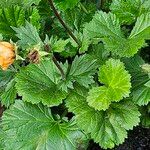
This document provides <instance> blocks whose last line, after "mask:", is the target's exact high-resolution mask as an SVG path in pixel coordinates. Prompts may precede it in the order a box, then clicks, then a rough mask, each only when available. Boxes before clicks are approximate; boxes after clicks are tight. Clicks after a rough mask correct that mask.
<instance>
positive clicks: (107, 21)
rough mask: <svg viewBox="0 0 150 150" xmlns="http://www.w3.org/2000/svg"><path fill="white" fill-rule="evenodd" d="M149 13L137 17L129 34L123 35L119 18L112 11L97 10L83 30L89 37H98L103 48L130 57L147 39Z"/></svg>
mask: <svg viewBox="0 0 150 150" xmlns="http://www.w3.org/2000/svg"><path fill="white" fill-rule="evenodd" d="M149 22H150V13H147V14H143V15H141V16H140V17H138V19H137V22H136V24H135V27H134V28H133V30H132V32H131V35H130V36H129V37H127V38H126V37H125V36H124V35H123V33H122V31H121V29H120V23H119V19H118V18H117V17H116V16H115V15H114V14H112V13H108V14H106V13H105V12H98V13H96V14H95V16H94V17H93V20H92V21H91V22H90V23H88V24H86V26H85V31H86V32H87V34H88V35H89V37H90V38H91V39H93V40H94V39H96V40H97V39H99V41H102V42H103V43H104V44H105V48H106V50H108V51H111V52H112V53H113V54H117V55H119V56H120V57H124V56H126V57H131V56H133V55H134V54H136V53H137V52H138V50H139V49H140V48H142V47H143V46H144V44H145V40H146V39H149V38H150V37H149V35H150V34H149V32H150V29H149Z"/></svg>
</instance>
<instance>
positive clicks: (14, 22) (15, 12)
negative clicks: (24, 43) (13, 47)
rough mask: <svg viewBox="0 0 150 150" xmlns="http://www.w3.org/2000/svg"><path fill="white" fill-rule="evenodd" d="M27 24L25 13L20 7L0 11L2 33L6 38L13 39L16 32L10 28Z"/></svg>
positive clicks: (0, 31) (0, 30)
mask: <svg viewBox="0 0 150 150" xmlns="http://www.w3.org/2000/svg"><path fill="white" fill-rule="evenodd" d="M24 22H25V11H24V10H23V9H21V8H20V7H19V6H14V7H10V8H5V7H4V9H0V33H2V34H3V35H5V37H9V38H10V37H13V36H14V31H13V30H12V29H11V27H10V26H15V27H19V26H20V25H23V24H24Z"/></svg>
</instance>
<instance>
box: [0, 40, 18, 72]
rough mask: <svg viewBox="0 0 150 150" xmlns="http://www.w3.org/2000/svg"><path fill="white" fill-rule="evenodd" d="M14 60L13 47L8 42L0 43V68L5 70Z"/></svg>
mask: <svg viewBox="0 0 150 150" xmlns="http://www.w3.org/2000/svg"><path fill="white" fill-rule="evenodd" d="M14 60H15V46H14V45H12V44H10V43H8V42H0V67H1V68H2V69H3V70H7V68H8V67H9V66H10V65H11V64H12V63H13V62H14Z"/></svg>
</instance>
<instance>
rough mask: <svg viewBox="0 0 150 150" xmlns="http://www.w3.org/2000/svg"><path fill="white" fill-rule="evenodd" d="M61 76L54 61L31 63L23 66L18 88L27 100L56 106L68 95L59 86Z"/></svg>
mask: <svg viewBox="0 0 150 150" xmlns="http://www.w3.org/2000/svg"><path fill="white" fill-rule="evenodd" d="M60 77H61V76H60V74H59V71H58V70H57V68H56V66H55V65H54V63H53V62H52V61H50V60H45V61H42V62H41V63H40V64H30V65H29V66H27V67H25V68H23V69H22V70H21V71H20V72H19V73H18V74H17V77H16V82H17V84H16V88H17V91H18V93H19V95H20V96H22V97H23V100H25V101H28V102H31V103H33V104H34V103H39V102H42V103H43V104H44V105H48V106H56V105H59V104H60V103H61V102H62V100H63V99H64V98H65V95H66V93H64V92H62V91H61V90H59V87H58V86H57V84H58V82H59V79H60Z"/></svg>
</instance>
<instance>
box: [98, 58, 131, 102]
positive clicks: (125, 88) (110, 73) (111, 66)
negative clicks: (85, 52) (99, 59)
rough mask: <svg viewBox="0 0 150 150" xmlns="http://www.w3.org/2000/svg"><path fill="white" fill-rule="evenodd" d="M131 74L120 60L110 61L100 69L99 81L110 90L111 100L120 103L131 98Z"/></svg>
mask: <svg viewBox="0 0 150 150" xmlns="http://www.w3.org/2000/svg"><path fill="white" fill-rule="evenodd" d="M130 78H131V76H130V74H129V73H128V72H127V71H126V70H125V66H124V64H123V63H122V62H121V61H120V60H115V59H109V60H108V61H107V62H106V64H105V65H103V66H102V67H101V68H100V69H99V81H100V82H101V83H103V84H105V86H106V87H108V88H109V94H110V95H111V100H113V101H118V100H120V99H122V98H123V97H124V98H126V97H128V96H129V93H130V88H131V83H130Z"/></svg>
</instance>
